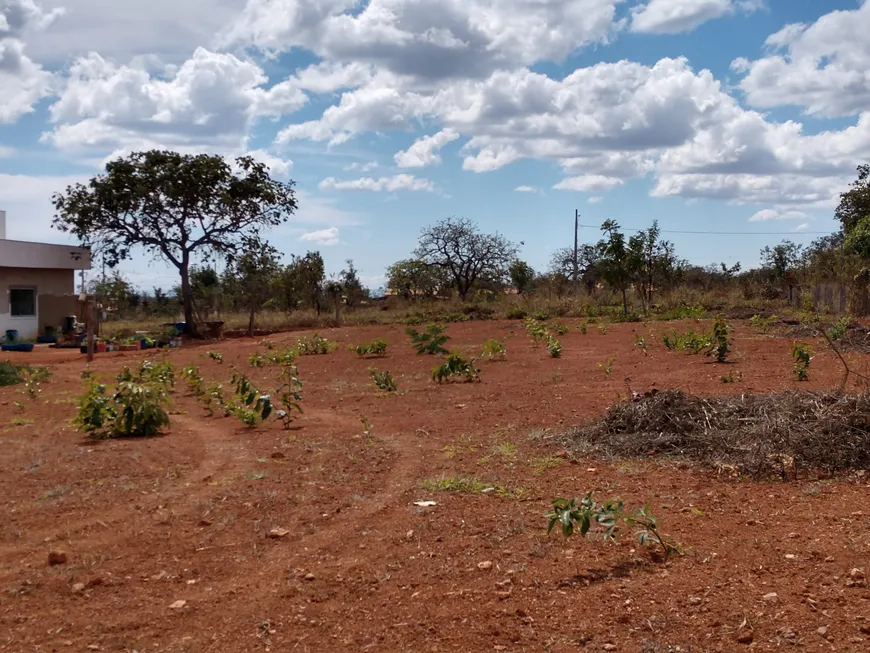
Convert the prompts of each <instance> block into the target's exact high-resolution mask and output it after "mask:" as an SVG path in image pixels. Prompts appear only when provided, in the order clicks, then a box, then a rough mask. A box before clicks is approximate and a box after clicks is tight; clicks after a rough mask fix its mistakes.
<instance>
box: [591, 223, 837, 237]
mask: <svg viewBox="0 0 870 653" xmlns="http://www.w3.org/2000/svg"><path fill="white" fill-rule="evenodd" d="M580 226H581V227H584V228H589V229H600V228H601V227H600V226H599V225H594V224H581V225H580ZM619 228H620V229H623V230H625V231H646V229H633V228H631V227H623V226H622V225H620V226H619ZM659 231H661V233H663V234H694V235H699V236H804V235H809V236H829V235H831V233H833V232H831V231H687V230H680V229H660V230H659Z"/></svg>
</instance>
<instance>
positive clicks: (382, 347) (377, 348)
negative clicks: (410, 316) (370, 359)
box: [350, 338, 387, 356]
mask: <svg viewBox="0 0 870 653" xmlns="http://www.w3.org/2000/svg"><path fill="white" fill-rule="evenodd" d="M350 349H351V350H352V351H354V352H356V355H357V356H383V355H384V354H386V353H387V341H386V340H382V339H381V338H375V339H374V340H372V341H371V342H364V343H362V344H359V345H357V346H356V347H351V348H350Z"/></svg>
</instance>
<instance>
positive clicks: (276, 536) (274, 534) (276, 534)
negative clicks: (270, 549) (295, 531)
mask: <svg viewBox="0 0 870 653" xmlns="http://www.w3.org/2000/svg"><path fill="white" fill-rule="evenodd" d="M288 535H290V531H288V530H287V529H286V528H280V527H275V528H273V529H272V530H271V531H269V534H268V535H267V536H266V537H269V538H271V539H273V540H280V539H281V538H282V537H287V536H288Z"/></svg>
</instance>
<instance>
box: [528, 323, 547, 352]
mask: <svg viewBox="0 0 870 653" xmlns="http://www.w3.org/2000/svg"><path fill="white" fill-rule="evenodd" d="M525 327H526V331H527V332H528V334H529V337H530V338H531V339H532V345H533V346H534V347H537V346H538V345H539V344H541V342H544V341H545V340H546V339H547V338H548V337H549V335H550V334H549V333H548V332H547V327H546V326H544V325H543V324H542V323H541V322H540V321H539V320H537V319H535V318H534V317H527V318H526V320H525Z"/></svg>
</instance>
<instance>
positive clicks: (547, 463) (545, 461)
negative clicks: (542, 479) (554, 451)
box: [529, 456, 564, 474]
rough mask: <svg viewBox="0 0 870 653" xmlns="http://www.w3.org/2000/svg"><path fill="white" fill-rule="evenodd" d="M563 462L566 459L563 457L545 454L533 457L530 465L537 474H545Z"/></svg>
mask: <svg viewBox="0 0 870 653" xmlns="http://www.w3.org/2000/svg"><path fill="white" fill-rule="evenodd" d="M563 462H564V461H563V459H562V458H556V457H555V456H545V457H543V458H532V459H531V460H530V461H529V465H530V466H531V468H532V469H533V470H535V473H536V474H543V473H544V472H546V471H547V470H548V469H555V468H556V467H558V466H559V465H561V464H562V463H563Z"/></svg>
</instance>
